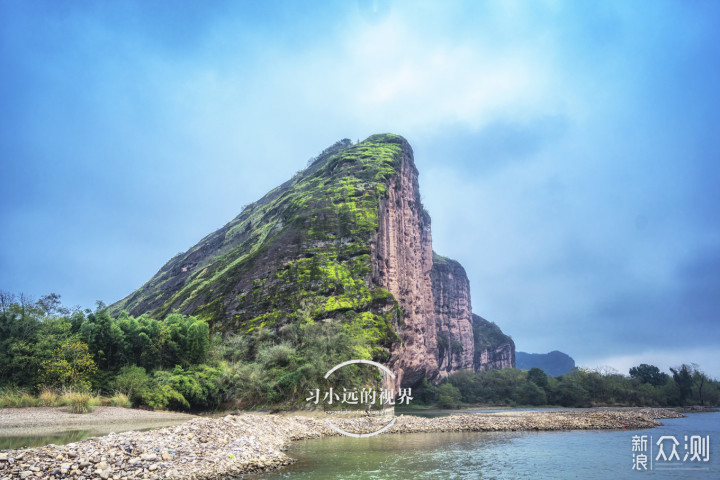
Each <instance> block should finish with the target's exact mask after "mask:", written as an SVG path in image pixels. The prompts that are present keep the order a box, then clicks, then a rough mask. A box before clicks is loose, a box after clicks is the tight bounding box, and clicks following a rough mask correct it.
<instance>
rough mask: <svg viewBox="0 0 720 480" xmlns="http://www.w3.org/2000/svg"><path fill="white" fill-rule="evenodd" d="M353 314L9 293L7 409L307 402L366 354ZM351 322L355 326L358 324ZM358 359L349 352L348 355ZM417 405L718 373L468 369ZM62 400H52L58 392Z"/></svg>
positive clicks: (0, 380) (577, 400)
mask: <svg viewBox="0 0 720 480" xmlns="http://www.w3.org/2000/svg"><path fill="white" fill-rule="evenodd" d="M347 325H348V324H347V323H345V324H343V322H312V321H308V322H304V323H293V324H287V325H284V326H282V327H280V328H278V329H269V328H258V329H255V330H253V331H252V332H251V333H248V334H244V335H239V334H228V335H220V334H219V333H214V334H211V329H210V327H209V326H208V324H207V323H206V322H204V321H202V320H198V319H197V318H195V317H192V316H187V315H182V314H179V313H171V314H169V315H167V316H166V317H165V318H163V319H162V320H158V319H153V318H151V317H149V316H147V315H141V316H139V317H132V316H130V315H128V314H127V313H125V312H123V313H121V314H120V315H118V316H117V317H113V316H111V315H110V314H109V313H108V309H107V308H106V306H105V305H104V304H102V303H101V302H98V305H97V307H96V309H95V310H94V311H93V310H90V309H85V310H82V309H79V308H75V309H72V310H71V309H68V308H67V307H64V306H63V305H62V303H61V301H60V296H59V295H57V294H50V295H46V296H43V297H41V298H40V299H39V300H37V301H33V300H31V299H29V298H27V297H26V296H24V295H15V294H12V293H7V292H2V291H0V406H29V405H34V404H40V401H39V400H38V399H40V398H41V397H42V395H43V394H45V395H48V392H62V391H76V392H94V393H95V394H103V395H112V394H114V393H122V394H123V395H125V396H126V397H127V398H128V399H129V403H131V404H132V405H134V406H145V407H150V408H153V409H173V410H193V411H200V410H216V409H227V408H253V407H259V408H281V409H293V408H307V407H308V404H307V402H306V401H305V398H306V397H307V393H308V391H310V390H312V389H315V388H323V387H324V386H325V380H324V378H323V375H324V373H325V372H326V371H328V370H329V369H330V368H332V367H333V366H334V365H336V364H338V363H340V362H342V361H345V360H348V359H349V358H350V357H353V356H354V355H353V354H354V353H358V354H361V352H367V351H368V350H367V348H366V347H367V345H364V344H363V342H366V341H367V340H366V339H364V337H363V336H362V335H356V334H354V333H353V332H352V331H350V330H348V328H347ZM350 325H352V324H350ZM349 356H350V357H349ZM363 367H364V366H361V365H351V366H348V367H346V368H343V369H342V370H339V371H338V373H337V375H336V377H335V378H334V381H335V382H337V383H339V384H341V385H344V386H347V387H348V388H352V387H358V388H360V387H363V386H366V385H374V386H377V385H378V382H379V380H380V379H379V377H378V374H377V371H376V370H374V369H365V368H363ZM413 396H414V398H413V401H412V404H414V405H415V406H430V405H432V406H437V407H439V408H459V407H463V406H468V405H506V406H544V405H554V406H564V407H592V406H683V405H718V404H720V382H718V381H717V380H715V379H711V378H709V377H708V376H707V375H706V374H705V373H703V372H702V371H701V369H700V367H699V366H697V365H695V364H683V365H680V366H678V367H675V368H672V369H671V371H670V374H668V373H664V372H661V371H660V370H659V368H658V367H656V366H653V365H647V364H641V365H638V366H636V367H633V368H632V369H630V371H629V372H628V375H623V374H620V373H619V372H615V371H612V370H609V371H591V370H586V369H575V370H573V371H572V372H570V373H569V374H567V375H562V376H558V377H551V376H548V375H547V374H545V372H543V371H542V370H540V369H538V368H532V369H530V370H517V369H502V370H489V371H484V372H477V373H476V372H471V371H460V372H456V373H455V374H453V375H451V376H449V377H448V378H446V379H444V380H443V381H442V382H440V383H439V384H438V385H432V384H431V383H429V382H428V381H427V380H424V381H423V382H422V384H420V385H416V386H415V387H414V388H413ZM52 398H54V397H52Z"/></svg>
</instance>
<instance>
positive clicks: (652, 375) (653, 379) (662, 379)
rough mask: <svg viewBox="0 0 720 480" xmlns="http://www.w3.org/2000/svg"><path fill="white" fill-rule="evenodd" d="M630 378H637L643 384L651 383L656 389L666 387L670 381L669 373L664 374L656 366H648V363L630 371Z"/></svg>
mask: <svg viewBox="0 0 720 480" xmlns="http://www.w3.org/2000/svg"><path fill="white" fill-rule="evenodd" d="M630 376H631V377H632V378H637V379H638V380H640V381H641V382H643V383H649V384H650V385H652V386H654V387H657V386H660V385H665V384H666V383H667V382H668V380H669V379H670V377H669V376H668V374H667V373H662V372H660V369H659V368H658V367H656V366H655V365H648V364H646V363H641V364H640V365H638V366H637V367H632V368H631V369H630Z"/></svg>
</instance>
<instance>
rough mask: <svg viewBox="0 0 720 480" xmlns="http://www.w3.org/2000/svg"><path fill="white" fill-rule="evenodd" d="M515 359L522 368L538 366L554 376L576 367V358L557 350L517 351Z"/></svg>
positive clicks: (528, 368)
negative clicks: (545, 351)
mask: <svg viewBox="0 0 720 480" xmlns="http://www.w3.org/2000/svg"><path fill="white" fill-rule="evenodd" d="M515 360H516V361H517V368H518V369H520V370H530V369H531V368H533V367H537V368H539V369H541V370H543V371H544V372H545V373H547V374H548V375H551V376H553V377H557V376H558V375H565V374H566V373H568V372H569V371H570V370H572V369H573V368H575V360H573V358H572V357H571V356H570V355H568V354H566V353H563V352H558V351H557V350H554V351H552V352H550V353H526V352H517V354H516V355H515Z"/></svg>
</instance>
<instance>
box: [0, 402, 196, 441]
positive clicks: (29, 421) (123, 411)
mask: <svg viewBox="0 0 720 480" xmlns="http://www.w3.org/2000/svg"><path fill="white" fill-rule="evenodd" d="M193 418H197V417H196V416H195V415H188V414H186V413H177V412H152V411H148V410H138V409H131V408H120V407H95V408H94V409H93V411H92V412H91V413H84V414H77V413H70V409H69V408H68V407H33V408H0V436H2V437H12V436H31V435H35V436H42V435H47V434H51V433H60V432H63V431H72V430H90V431H92V432H93V433H94V434H96V435H107V434H108V433H110V432H121V431H127V430H145V429H148V428H154V427H166V426H170V425H177V424H179V423H184V422H187V421H188V420H191V419H193Z"/></svg>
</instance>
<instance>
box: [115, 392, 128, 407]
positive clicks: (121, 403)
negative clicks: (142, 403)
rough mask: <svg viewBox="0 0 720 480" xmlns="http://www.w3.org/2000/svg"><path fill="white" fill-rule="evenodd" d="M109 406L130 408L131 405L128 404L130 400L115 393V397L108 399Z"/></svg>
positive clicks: (122, 394)
mask: <svg viewBox="0 0 720 480" xmlns="http://www.w3.org/2000/svg"><path fill="white" fill-rule="evenodd" d="M110 405H112V406H113V407H123V408H130V407H131V406H132V403H131V402H130V399H129V398H128V396H127V395H125V394H124V393H120V392H116V393H115V395H113V396H112V397H111V398H110Z"/></svg>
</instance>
